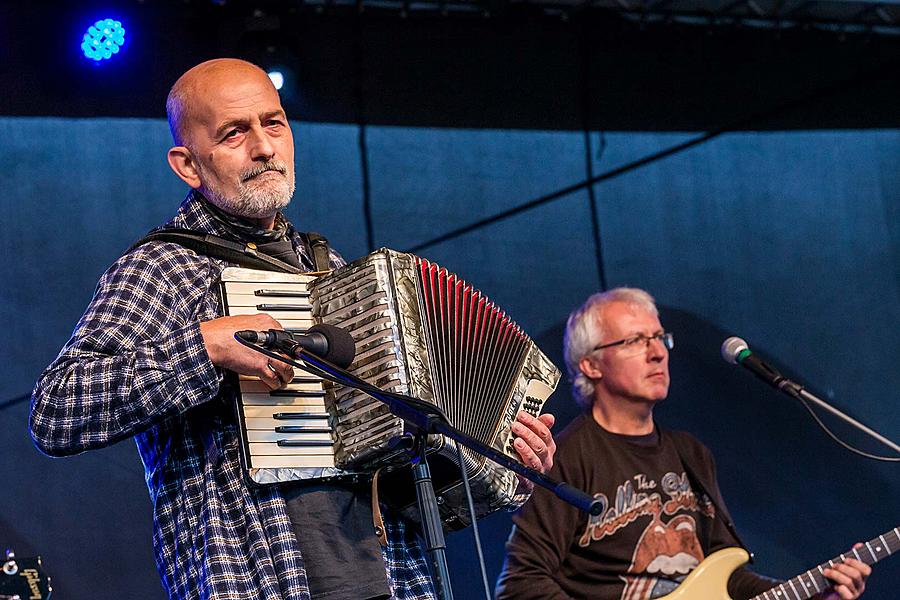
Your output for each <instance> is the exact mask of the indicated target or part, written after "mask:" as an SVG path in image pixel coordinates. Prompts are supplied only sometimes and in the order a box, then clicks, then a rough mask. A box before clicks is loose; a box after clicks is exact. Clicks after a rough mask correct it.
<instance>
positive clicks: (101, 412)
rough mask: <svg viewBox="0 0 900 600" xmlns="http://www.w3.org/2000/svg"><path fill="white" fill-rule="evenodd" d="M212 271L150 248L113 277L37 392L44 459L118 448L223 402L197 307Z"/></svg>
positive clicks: (181, 253) (104, 280)
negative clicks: (218, 399) (212, 401)
mask: <svg viewBox="0 0 900 600" xmlns="http://www.w3.org/2000/svg"><path fill="white" fill-rule="evenodd" d="M160 246H168V248H167V250H166V251H165V252H164V251H162V250H161V249H160ZM191 263H194V266H195V267H196V268H193V269H191V268H186V265H190V264H191ZM207 269H208V262H207V261H204V260H203V259H199V258H198V257H196V255H193V254H192V253H189V252H187V251H186V250H184V249H181V248H178V247H175V248H173V247H172V245H168V244H148V245H146V246H143V247H141V248H139V249H138V250H136V251H135V252H133V253H131V254H128V255H126V256H124V257H122V258H120V259H119V260H118V261H116V263H115V264H113V265H112V266H111V267H110V268H109V270H107V272H106V273H105V274H104V275H103V276H102V277H101V279H100V282H99V283H98V284H97V288H96V290H95V292H94V296H93V299H92V300H91V303H90V305H89V306H88V308H87V310H86V311H85V313H84V315H83V316H82V317H81V319H80V321H79V322H78V325H77V326H76V328H75V331H74V333H73V334H72V337H71V339H70V340H69V341H68V342H67V343H66V345H65V346H64V347H63V349H62V351H61V352H60V354H59V356H58V357H57V358H56V359H55V360H54V361H53V363H51V364H50V366H49V367H47V369H45V370H44V372H43V373H42V374H41V376H40V379H39V380H38V382H37V384H36V386H35V389H34V392H33V395H32V403H31V414H30V418H29V430H30V433H31V436H32V439H33V440H34V442H35V445H36V446H37V447H38V448H39V449H40V450H41V451H42V452H44V453H46V454H49V455H51V456H65V455H71V454H77V453H79V452H83V451H85V450H89V449H92V448H101V447H104V446H108V445H110V444H114V443H116V442H118V441H120V440H122V439H125V438H128V437H131V436H133V435H134V434H135V433H139V432H141V431H143V430H145V429H147V428H148V427H150V426H151V425H153V424H155V423H159V422H162V421H163V420H165V419H167V418H169V417H172V416H174V415H177V414H179V413H182V412H184V411H186V410H187V409H189V408H191V407H193V406H196V405H199V404H201V403H203V402H205V401H207V400H209V399H211V398H213V397H214V396H215V394H216V393H217V391H218V388H219V379H220V378H219V373H218V371H217V370H216V369H215V367H213V365H212V362H211V361H210V360H209V356H208V355H207V353H206V349H205V346H204V344H203V339H202V337H201V335H200V323H199V320H198V318H197V317H198V315H197V311H198V310H199V304H198V303H197V302H196V301H195V300H196V298H197V297H199V295H200V294H202V293H205V292H206V289H205V288H206V287H207V285H208V284H206V283H205V277H208V273H206V270H207ZM201 274H202V275H203V276H201Z"/></svg>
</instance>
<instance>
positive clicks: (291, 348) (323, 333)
mask: <svg viewBox="0 0 900 600" xmlns="http://www.w3.org/2000/svg"><path fill="white" fill-rule="evenodd" d="M234 335H236V336H237V337H239V338H241V339H242V340H245V341H247V342H250V343H251V344H259V345H260V346H262V347H263V348H268V349H269V350H277V351H278V352H283V353H285V354H287V355H288V356H291V357H294V358H302V356H301V353H300V350H302V351H305V352H309V353H310V354H315V355H316V356H318V357H319V358H324V359H325V360H327V361H328V362H330V363H332V364H334V365H336V366H338V367H341V368H342V369H345V368H347V367H348V366H350V363H352V362H353V356H354V355H355V354H356V342H354V341H353V336H351V335H350V334H349V333H347V332H346V331H345V330H343V329H341V328H340V327H335V326H334V325H326V324H324V323H320V324H318V325H313V326H312V327H310V328H309V329H307V330H306V333H297V334H292V333H290V332H288V331H285V330H283V329H270V330H268V331H253V330H251V329H244V330H241V331H237V332H235V334H234Z"/></svg>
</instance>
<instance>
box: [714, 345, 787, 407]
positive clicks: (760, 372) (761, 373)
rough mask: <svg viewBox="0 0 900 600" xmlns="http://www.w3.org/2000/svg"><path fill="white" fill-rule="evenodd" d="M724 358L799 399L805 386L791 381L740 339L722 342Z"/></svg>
mask: <svg viewBox="0 0 900 600" xmlns="http://www.w3.org/2000/svg"><path fill="white" fill-rule="evenodd" d="M722 358H724V359H725V360H726V361H728V362H730V363H731V364H733V365H741V366H742V367H744V368H745V369H747V370H748V371H750V372H751V373H753V374H754V375H756V376H757V377H759V378H760V379H762V380H763V381H765V382H766V383H768V384H769V385H771V386H772V387H774V388H776V389H779V390H781V391H782V392H785V393H786V394H788V395H790V396H793V397H794V398H797V397H798V396H799V395H800V392H802V391H803V386H802V385H800V384H799V383H796V382H794V381H791V380H790V379H788V378H787V377H785V376H784V375H782V374H781V373H779V372H778V369H776V368H775V367H773V366H771V365H769V364H767V363H766V362H765V361H763V360H762V359H761V358H759V357H758V356H756V355H755V354H753V352H751V351H750V347H749V346H747V342H745V341H744V340H742V339H741V338H739V337H730V338H728V339H727V340H725V341H724V342H722Z"/></svg>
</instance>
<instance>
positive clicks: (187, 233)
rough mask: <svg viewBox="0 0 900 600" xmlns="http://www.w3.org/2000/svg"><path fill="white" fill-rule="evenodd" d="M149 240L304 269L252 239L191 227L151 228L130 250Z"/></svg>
mask: <svg viewBox="0 0 900 600" xmlns="http://www.w3.org/2000/svg"><path fill="white" fill-rule="evenodd" d="M320 237H321V236H320ZM322 239H325V238H322ZM147 242H172V243H175V244H179V245H181V246H184V247H185V248H188V249H190V250H193V251H194V252H196V253H197V254H202V255H204V256H209V257H211V258H218V259H221V260H225V261H228V262H231V263H236V264H239V265H241V266H242V267H246V268H248V269H260V270H263V271H280V272H282V273H303V272H304V271H303V270H302V269H298V268H297V267H295V266H293V265H291V264H288V263H286V262H284V261H282V260H278V259H277V258H272V257H271V256H268V255H266V254H263V253H261V252H259V251H258V250H257V249H256V245H255V244H253V243H252V242H249V243H247V244H241V243H238V242H233V241H231V240H227V239H225V238H223V237H219V236H217V235H213V234H211V233H203V232H202V231H194V230H192V229H176V228H172V229H160V230H157V231H154V232H151V233H149V234H147V235H146V236H144V237H142V238H141V239H139V240H138V241H136V242H135V243H134V244H132V245H131V247H130V248H129V249H128V252H131V251H132V250H134V249H135V248H137V247H138V246H141V245H143V244H146V243H147ZM325 243H326V252H327V251H328V250H327V244H328V242H327V241H326V242H325ZM327 269H328V267H327V266H326V268H325V270H327Z"/></svg>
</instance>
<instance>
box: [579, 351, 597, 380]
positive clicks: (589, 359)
mask: <svg viewBox="0 0 900 600" xmlns="http://www.w3.org/2000/svg"><path fill="white" fill-rule="evenodd" d="M578 368H579V369H580V370H581V372H582V373H584V376H585V377H587V378H588V379H600V378H601V377H603V373H602V372H601V371H600V365H599V364H597V361H596V360H595V358H594V355H593V354H588V355H587V356H585V357H583V358H582V359H581V360H579V361H578Z"/></svg>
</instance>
